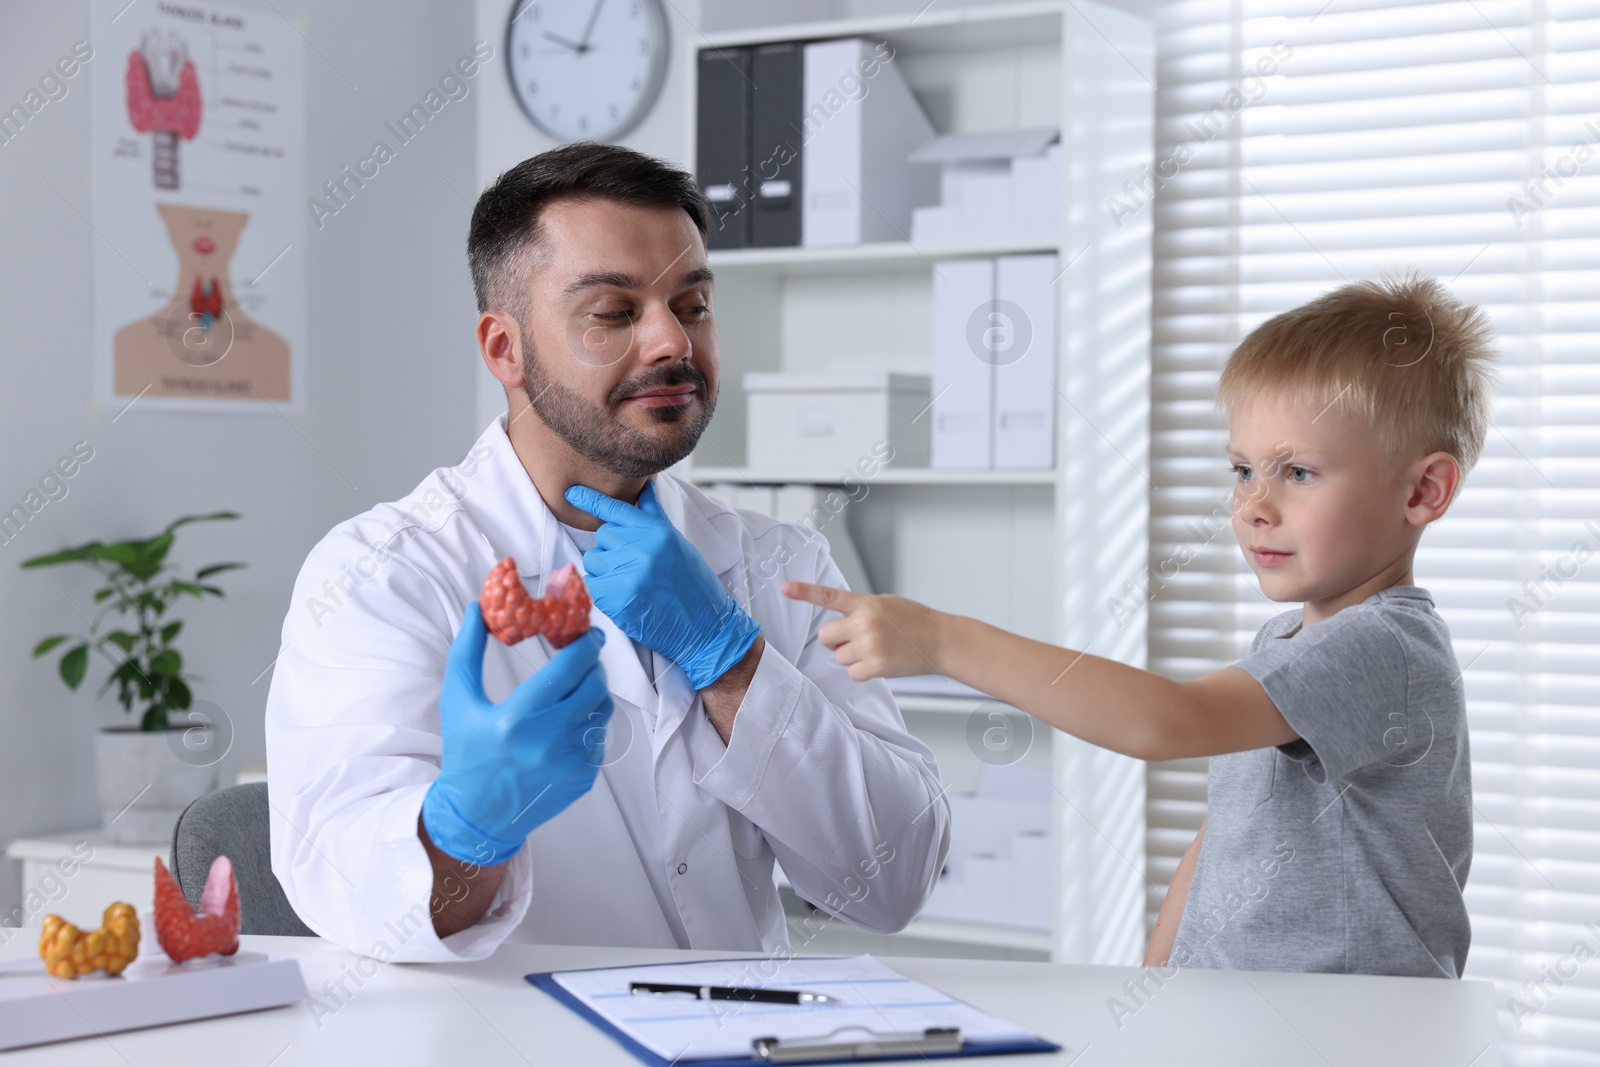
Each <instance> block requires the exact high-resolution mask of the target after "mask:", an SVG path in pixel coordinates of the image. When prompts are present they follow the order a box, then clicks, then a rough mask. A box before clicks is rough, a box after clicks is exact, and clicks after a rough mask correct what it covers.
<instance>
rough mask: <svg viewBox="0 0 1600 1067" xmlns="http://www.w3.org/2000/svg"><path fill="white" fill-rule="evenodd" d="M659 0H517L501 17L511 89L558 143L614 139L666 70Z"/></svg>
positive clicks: (643, 111)
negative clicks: (504, 28)
mask: <svg viewBox="0 0 1600 1067" xmlns="http://www.w3.org/2000/svg"><path fill="white" fill-rule="evenodd" d="M667 55H668V37H667V17H666V13H665V12H664V11H663V10H662V6H661V0H517V2H516V3H514V4H512V6H511V15H510V18H509V21H508V22H507V23H506V71H507V73H508V75H509V76H510V78H511V92H512V95H514V96H515V97H516V98H517V103H518V104H519V105H521V107H522V112H523V114H525V115H527V116H528V121H530V122H532V123H533V124H534V125H535V126H537V127H538V128H539V129H540V130H542V131H544V133H546V134H547V135H549V136H550V137H553V138H555V139H556V140H557V141H616V140H617V139H619V138H621V137H622V136H623V135H624V134H626V133H628V132H629V131H631V130H632V129H633V128H634V127H635V126H637V125H639V123H640V122H641V121H642V120H643V119H644V117H645V116H646V115H648V114H649V113H650V109H651V108H652V107H654V106H655V102H656V100H657V98H659V97H660V96H661V83H662V82H663V81H664V80H665V79H666V75H667Z"/></svg>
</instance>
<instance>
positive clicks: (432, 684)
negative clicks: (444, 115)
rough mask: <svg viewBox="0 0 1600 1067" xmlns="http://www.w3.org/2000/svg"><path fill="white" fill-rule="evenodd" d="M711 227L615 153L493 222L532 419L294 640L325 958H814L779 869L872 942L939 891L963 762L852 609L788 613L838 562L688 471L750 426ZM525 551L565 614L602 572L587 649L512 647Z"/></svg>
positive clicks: (505, 365) (371, 528) (360, 532)
mask: <svg viewBox="0 0 1600 1067" xmlns="http://www.w3.org/2000/svg"><path fill="white" fill-rule="evenodd" d="M708 218H709V212H708V206H707V204H706V202H705V200H704V199H703V198H702V196H701V194H700V192H699V190H698V188H697V186H696V184H695V182H694V179H693V178H692V177H691V176H689V175H688V174H685V173H683V172H682V171H680V170H677V169H676V168H673V167H670V166H667V165H665V164H663V163H662V162H660V161H658V160H655V159H652V158H650V157H648V156H644V155H641V154H639V153H637V152H634V151H632V150H630V149H626V148H620V147H615V146H608V145H597V144H592V143H580V144H573V145H567V146H563V147H561V148H557V149H554V150H552V151H549V152H546V153H544V154H542V155H539V156H535V157H533V158H532V159H528V160H526V161H524V162H523V163H521V164H519V165H517V166H516V167H513V168H512V169H511V170H509V171H507V172H506V173H505V174H503V175H501V176H500V178H499V179H498V180H497V181H496V182H495V183H494V184H493V185H492V186H491V187H490V188H489V189H487V190H486V191H485V192H484V193H483V195H482V196H481V197H480V198H479V200H478V203H477V206H476V208H475V210H474V211H473V215H472V223H471V230H470V233H469V236H468V239H467V257H468V261H469V263H470V266H471V269H472V280H473V287H474V289H475V291H476V294H477V300H478V309H479V312H480V316H479V319H478V326H477V339H478V346H479V349H480V351H481V353H482V356H483V360H484V362H485V364H486V365H487V366H488V368H489V370H490V372H491V373H492V374H494V376H495V378H496V379H498V380H499V381H500V383H501V384H502V385H503V386H504V387H505V389H506V394H507V399H508V408H509V410H508V413H507V414H506V415H505V416H502V417H501V418H499V419H496V420H495V421H494V422H493V423H492V424H490V426H489V427H488V429H487V430H485V432H484V434H483V436H482V437H480V438H479V439H478V442H477V443H476V444H475V445H474V446H473V448H472V450H471V451H470V453H469V454H468V455H467V457H466V459H465V460H464V461H463V462H462V463H461V464H459V465H458V466H456V467H453V468H443V469H440V470H436V471H434V472H433V473H432V474H431V475H429V476H428V477H427V478H426V479H424V480H423V482H422V484H421V485H419V486H418V487H417V488H416V489H415V490H414V491H413V492H412V493H411V494H410V495H409V496H407V497H406V498H405V499H403V500H400V501H397V502H395V503H392V504H382V505H379V506H377V507H375V508H373V509H372V510H370V511H368V512H366V513H365V514H362V515H359V516H357V517H356V518H353V519H350V520H348V521H346V522H343V523H341V524H339V525H338V526H337V527H335V528H334V529H333V530H332V531H331V532H330V533H329V534H328V535H327V536H326V537H325V538H323V540H322V541H321V542H320V543H318V544H317V546H316V547H315V548H313V549H312V551H311V554H310V556H309V557H308V558H307V559H306V562H305V565H304V567H303V568H302V569H301V572H300V575H299V578H298V580H297V581H296V583H295V589H294V595H293V602H292V604H291V605H290V609H289V613H288V616H287V617H286V618H285V620H284V626H283V644H284V649H283V651H282V654H281V655H280V657H279V659H278V661H277V667H276V670H275V673H274V675H273V680H272V689H271V693H270V695H269V697H268V701H267V713H266V739H267V757H268V759H267V763H268V767H269V777H268V791H269V797H270V800H271V806H272V824H271V831H272V868H273V871H274V873H275V874H276V875H277V877H278V881H279V882H280V883H282V885H283V889H284V891H285V893H287V895H288V898H289V901H290V903H291V904H293V906H294V908H295V910H296V911H297V912H298V913H299V915H300V916H301V918H302V919H304V920H305V922H306V923H307V925H309V926H310V927H311V928H312V929H313V930H315V931H316V932H317V933H318V934H320V935H322V936H323V937H326V938H329V939H330V940H332V941H335V942H338V943H339V944H341V945H344V946H346V947H348V948H350V949H352V950H355V951H358V952H363V953H366V954H368V955H371V956H374V957H376V958H379V959H393V960H413V961H426V960H459V959H477V958H481V957H483V956H486V955H488V954H489V953H490V952H492V951H493V950H494V948H495V946H497V945H499V944H500V943H501V942H502V941H505V940H507V939H508V938H513V939H516V940H522V941H538V942H554V943H565V944H599V945H633V946H650V947H657V946H659V947H681V948H708V949H732V950H743V951H750V950H766V951H770V952H781V951H783V950H784V949H785V948H786V946H787V945H788V933H787V926H786V924H785V921H784V915H783V910H782V908H781V906H780V904H779V900H778V893H777V889H776V886H775V883H774V880H773V862H774V858H776V860H777V861H778V862H779V863H781V864H782V866H783V870H784V871H785V873H787V875H788V876H789V879H790V880H791V881H792V882H793V884H794V886H795V889H796V891H797V892H798V893H799V894H800V895H801V896H803V897H804V898H805V899H807V900H809V901H811V902H813V903H814V904H816V905H818V906H819V907H821V908H823V909H824V910H825V911H827V912H829V913H831V914H833V915H836V916H839V917H841V918H843V919H845V920H846V921H849V922H851V923H854V924H855V925H857V926H861V927H864V928H866V929H868V930H873V931H878V932H888V931H894V930H898V929H900V928H902V927H904V926H905V925H906V923H908V922H909V921H910V920H911V919H912V917H914V916H915V915H916V913H917V912H918V910H919V909H920V908H921V907H922V905H923V903H924V902H925V901H926V899H927V897H928V894H929V893H930V892H931V891H932V888H933V884H934V881H935V879H936V878H937V876H938V873H939V869H940V867H941V865H942V863H943V861H944V857H945V853H946V850H947V849H948V846H949V812H948V806H947V804H946V802H945V800H944V799H943V790H942V788H941V786H940V783H939V770H938V767H937V765H936V764H935V762H934V759H933V757H932V754H931V753H930V752H929V751H928V749H927V748H926V747H925V746H924V745H923V744H921V743H920V742H919V741H917V740H916V739H915V738H913V737H912V736H911V735H910V734H909V733H907V732H906V729H905V725H904V723H903V721H902V720H901V718H900V714H899V712H898V710H897V708H896V707H895V704H894V701H893V699H892V698H891V696H890V693H889V690H888V688H887V687H886V686H885V684H884V683H883V682H882V681H873V682H867V683H860V682H853V681H851V680H850V679H849V677H848V676H847V674H846V673H845V669H844V668H842V667H840V666H838V664H837V663H836V662H835V660H834V657H833V655H832V654H831V653H830V652H829V651H828V650H827V649H826V648H825V647H823V646H822V645H821V644H820V643H818V641H817V628H818V627H819V626H820V625H821V624H822V623H823V621H824V617H823V616H824V614H825V612H824V610H823V609H821V608H817V607H813V606H812V605H809V604H805V603H803V602H800V601H796V600H789V599H786V598H784V597H783V596H781V595H780V594H779V592H778V587H779V585H780V584H781V582H782V581H783V580H784V579H788V578H793V579H798V580H800V581H807V582H822V583H825V584H829V585H843V580H842V579H841V577H840V574H839V571H838V569H837V568H836V567H835V566H834V564H833V562H832V561H831V560H830V559H829V557H828V552H827V548H826V542H825V541H824V539H823V538H821V537H820V536H817V535H816V534H815V533H810V534H808V532H807V531H805V530H803V529H802V528H800V527H797V526H793V525H789V524H785V523H780V522H777V521H776V520H773V519H770V518H766V517H764V516H760V515H756V514H753V513H749V512H736V511H734V510H733V509H731V508H728V507H725V506H723V505H722V504H720V503H718V502H717V501H715V500H713V499H711V498H710V497H708V496H706V495H705V494H704V493H702V492H700V491H699V490H698V489H696V488H695V487H693V486H692V485H689V484H688V483H686V482H683V481H680V480H678V479H677V478H674V477H673V476H671V475H669V474H664V473H661V472H662V471H664V470H665V468H667V467H669V466H671V465H672V464H674V463H676V462H678V461H679V460H681V459H683V458H684V457H686V456H687V455H689V453H690V452H691V451H692V450H693V448H694V447H695V444H696V442H697V441H698V440H699V438H700V435H701V433H702V432H703V431H704V430H705V428H706V425H707V423H709V422H710V420H711V415H712V411H713V409H714V408H715V406H716V401H717V393H718V385H719V364H718V355H717V331H716V326H715V322H714V317H713V312H712V274H711V271H710V270H709V269H707V267H706V253H705V243H704V237H705V233H706V229H707V225H708ZM505 556H514V557H515V558H516V561H517V567H518V570H519V571H520V573H521V577H522V579H523V581H524V583H525V584H526V585H527V586H528V587H529V588H530V590H533V591H534V592H535V593H542V592H543V588H544V583H545V580H546V578H547V577H548V576H549V575H550V574H551V573H552V572H553V571H554V570H556V569H557V568H559V567H561V566H562V565H563V564H565V563H567V562H574V563H576V564H577V565H578V568H579V570H581V571H583V572H584V573H585V575H586V578H585V581H586V583H587V585H588V587H589V590H590V592H591V594H592V595H593V597H594V600H595V608H596V610H595V611H594V612H593V613H592V615H591V622H592V625H593V629H591V630H590V632H589V633H588V635H586V636H585V637H582V638H580V639H579V640H577V641H576V642H574V643H573V644H571V645H568V646H567V647H566V648H564V649H562V650H561V651H559V652H556V653H554V654H553V655H552V654H551V652H550V649H549V647H548V646H547V645H546V644H545V642H544V641H543V639H533V640H528V641H524V642H522V643H521V644H518V645H516V646H513V647H511V648H507V647H505V646H503V645H502V644H501V643H500V642H499V641H497V640H494V639H492V638H491V639H486V637H485V628H484V622H483V619H482V616H481V614H480V612H479V609H478V605H477V603H476V598H477V596H478V592H479V590H480V588H481V585H482V582H483V579H484V577H485V576H486V575H487V574H488V572H489V570H490V568H491V567H493V566H494V564H495V563H496V562H497V561H498V560H500V559H501V558H502V557H505Z"/></svg>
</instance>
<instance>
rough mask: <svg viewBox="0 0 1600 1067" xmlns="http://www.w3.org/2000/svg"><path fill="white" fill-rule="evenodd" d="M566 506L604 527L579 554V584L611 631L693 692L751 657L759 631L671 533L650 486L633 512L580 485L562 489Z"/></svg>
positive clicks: (648, 484)
mask: <svg viewBox="0 0 1600 1067" xmlns="http://www.w3.org/2000/svg"><path fill="white" fill-rule="evenodd" d="M567 501H568V502H569V503H571V504H572V505H573V506H574V507H578V508H582V509H583V510H584V511H587V512H588V513H589V514H591V515H593V516H594V517H595V518H597V519H600V520H601V521H602V522H604V523H605V525H603V526H601V527H600V531H599V533H597V534H596V535H595V546H594V547H593V548H591V549H590V550H589V551H587V552H585V553H584V554H583V568H584V570H585V571H587V572H588V573H587V574H585V575H584V584H585V585H587V586H588V587H589V595H590V596H592V597H594V603H595V607H597V608H599V609H600V610H601V611H603V612H605V613H606V615H607V616H608V617H609V618H610V619H611V621H612V622H614V623H616V624H617V629H619V630H621V631H622V632H623V633H625V634H627V635H628V636H629V637H631V638H633V639H634V640H635V641H637V642H639V643H640V644H641V645H644V646H645V647H646V648H650V649H654V650H655V651H657V652H659V653H661V654H662V655H663V656H666V657H667V658H668V659H670V660H672V661H673V662H674V663H676V664H677V665H678V666H679V667H682V668H683V673H684V674H687V675H688V676H689V682H690V684H691V685H693V686H694V687H695V688H696V689H704V688H706V687H707V686H709V685H710V684H711V683H712V682H714V681H716V680H717V679H718V678H721V677H722V676H723V674H724V673H726V672H727V670H728V668H730V667H732V666H733V665H734V664H735V663H738V662H739V660H740V659H742V658H743V657H744V654H745V653H746V652H748V651H750V646H751V645H753V644H754V643H755V640H756V635H757V634H759V633H760V632H761V627H760V625H759V624H757V622H756V621H755V620H754V619H752V618H751V617H750V616H749V615H747V614H745V611H744V609H743V608H741V607H739V605H738V603H737V602H736V601H735V600H734V599H733V597H731V596H729V595H728V591H727V590H726V589H724V588H723V587H722V583H721V582H720V581H718V580H717V576H716V575H715V574H713V573H712V572H711V568H710V567H709V566H707V565H706V561H705V558H704V557H703V556H701V555H700V550H699V549H697V548H695V547H694V545H692V544H690V543H689V539H688V538H686V537H684V536H683V535H682V534H680V533H679V532H678V531H677V530H675V529H673V528H672V523H671V522H669V521H668V520H667V517H666V515H664V514H663V513H662V511H661V504H660V502H659V501H657V500H656V487H655V483H654V482H646V483H645V487H644V492H642V493H640V494H639V506H638V507H634V506H633V505H631V504H625V503H623V502H622V501H620V500H617V499H616V498H614V497H609V496H606V495H605V494H604V493H601V492H599V491H597V490H594V489H591V488H589V487H588V486H586V485H575V486H573V487H572V488H571V489H568V490H567Z"/></svg>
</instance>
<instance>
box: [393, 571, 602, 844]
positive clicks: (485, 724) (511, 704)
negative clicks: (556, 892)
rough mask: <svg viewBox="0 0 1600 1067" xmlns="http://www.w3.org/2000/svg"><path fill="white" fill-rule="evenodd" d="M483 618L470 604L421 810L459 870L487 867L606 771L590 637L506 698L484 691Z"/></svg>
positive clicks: (595, 646) (595, 649)
mask: <svg viewBox="0 0 1600 1067" xmlns="http://www.w3.org/2000/svg"><path fill="white" fill-rule="evenodd" d="M487 635H488V628H487V627H486V626H485V625H484V621H483V612H482V611H481V610H479V608H478V604H477V602H476V601H474V602H473V603H471V604H468V605H467V611H466V614H465V616H463V618H462V620H461V629H460V630H459V631H458V632H457V633H456V637H455V640H454V641H453V642H452V643H451V645H450V659H449V662H448V663H447V664H446V666H445V673H444V686H443V688H442V689H441V690H440V692H439V729H440V733H441V734H442V735H443V741H444V754H443V757H442V759H441V763H440V767H439V777H438V778H436V779H434V782H433V785H431V786H430V787H429V788H428V792H427V795H426V796H425V797H424V798H423V801H422V822H423V825H424V826H425V827H426V828H427V831H428V837H430V838H431V839H432V840H433V843H434V844H435V845H436V846H438V847H439V849H441V850H442V851H444V852H446V853H448V854H449V855H451V856H453V857H455V858H456V859H458V860H461V861H462V862H464V863H472V864H477V865H479V866H484V867H488V866H494V865H496V864H499V863H503V862H505V861H506V860H508V859H510V858H511V857H512V856H514V855H516V853H517V851H518V850H519V849H521V848H522V846H523V843H524V842H525V841H526V839H527V836H528V834H529V833H531V832H532V831H533V829H534V828H535V827H537V826H539V825H540V824H541V823H544V822H546V821H548V820H550V819H552V818H554V817H555V816H557V815H559V814H560V813H561V812H563V811H565V810H566V809H567V807H568V806H569V805H570V804H572V802H573V801H575V800H577V799H578V798H579V797H581V796H583V794H585V793H587V792H588V791H589V787H590V786H592V785H593V784H594V780H595V776H596V775H597V774H599V773H600V765H601V764H602V763H603V762H604V758H603V755H604V745H605V728H606V724H607V723H608V722H609V721H610V719H611V709H612V705H611V694H610V693H609V692H608V691H607V689H606V676H605V669H604V668H603V667H601V665H600V645H601V644H602V643H603V642H604V641H605V635H604V634H603V633H601V631H599V630H598V629H591V630H590V631H589V632H588V633H587V634H585V635H584V636H583V637H580V638H578V640H576V641H574V642H573V643H572V644H570V645H568V646H567V647H566V648H563V649H562V650H561V651H559V652H557V653H556V654H555V655H554V656H552V657H551V658H550V662H548V663H546V664H545V665H544V666H543V667H541V668H540V669H539V671H538V673H536V674H534V675H533V676H532V677H531V678H528V679H527V680H526V681H524V682H523V683H522V684H521V685H519V686H517V688H516V690H515V691H514V692H512V694H511V695H510V696H509V697H507V698H506V699H505V701H504V702H503V703H500V704H493V703H490V701H489V699H488V697H486V696H485V695H484V692H483V650H484V645H485V643H486V638H487Z"/></svg>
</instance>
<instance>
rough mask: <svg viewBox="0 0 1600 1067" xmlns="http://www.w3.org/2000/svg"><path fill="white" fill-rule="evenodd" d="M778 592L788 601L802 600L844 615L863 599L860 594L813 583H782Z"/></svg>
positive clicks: (857, 605)
mask: <svg viewBox="0 0 1600 1067" xmlns="http://www.w3.org/2000/svg"><path fill="white" fill-rule="evenodd" d="M780 591H781V592H782V593H783V595H784V596H786V597H788V598H789V599H790V600H804V601H805V602H807V603H808V604H815V605H817V606H818V607H822V608H827V609H828V610H829V611H837V612H840V613H841V614H844V615H848V614H850V612H852V611H854V610H855V609H856V608H857V607H859V606H860V604H861V602H862V601H863V600H864V599H865V598H864V597H863V596H862V595H861V594H860V593H852V592H850V590H848V589H835V588H834V587H833V586H831V585H817V584H815V583H813V582H784V583H783V585H782V586H781V587H780Z"/></svg>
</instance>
